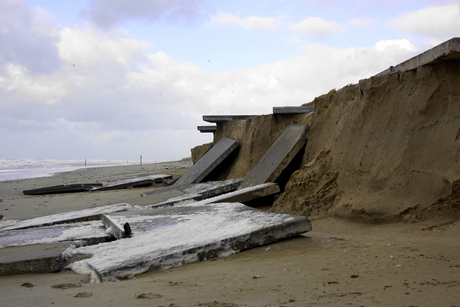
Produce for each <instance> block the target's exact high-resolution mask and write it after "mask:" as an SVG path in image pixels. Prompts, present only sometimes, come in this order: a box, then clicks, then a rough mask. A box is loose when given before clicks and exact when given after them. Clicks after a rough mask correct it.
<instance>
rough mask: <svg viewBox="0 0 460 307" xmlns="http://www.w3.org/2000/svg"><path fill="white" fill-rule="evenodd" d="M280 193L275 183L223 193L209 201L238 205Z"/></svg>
mask: <svg viewBox="0 0 460 307" xmlns="http://www.w3.org/2000/svg"><path fill="white" fill-rule="evenodd" d="M278 193H280V187H279V186H278V185H277V184H276V183H271V182H268V183H263V184H259V185H256V186H252V187H248V188H244V189H241V190H237V191H234V192H230V193H225V194H222V195H219V196H216V197H213V198H210V199H209V201H212V202H214V203H222V202H229V203H231V202H239V203H247V202H249V201H252V200H255V199H258V198H262V197H266V196H270V195H275V194H278Z"/></svg>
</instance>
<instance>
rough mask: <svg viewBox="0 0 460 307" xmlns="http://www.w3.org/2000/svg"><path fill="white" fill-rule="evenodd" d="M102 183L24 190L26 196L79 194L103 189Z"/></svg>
mask: <svg viewBox="0 0 460 307" xmlns="http://www.w3.org/2000/svg"><path fill="white" fill-rule="evenodd" d="M101 186H102V183H83V184H62V185H55V186H51V187H43V188H38V189H31V190H24V191H22V192H23V193H24V195H45V194H62V193H78V192H88V191H91V190H94V189H96V188H97V187H101Z"/></svg>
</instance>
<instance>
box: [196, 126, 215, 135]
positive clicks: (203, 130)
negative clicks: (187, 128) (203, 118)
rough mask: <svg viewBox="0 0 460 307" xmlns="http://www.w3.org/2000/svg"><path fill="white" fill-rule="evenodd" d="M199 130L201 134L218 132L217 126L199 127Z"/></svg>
mask: <svg viewBox="0 0 460 307" xmlns="http://www.w3.org/2000/svg"><path fill="white" fill-rule="evenodd" d="M197 129H198V131H200V132H201V133H214V132H216V131H217V126H216V125H214V126H198V127H197Z"/></svg>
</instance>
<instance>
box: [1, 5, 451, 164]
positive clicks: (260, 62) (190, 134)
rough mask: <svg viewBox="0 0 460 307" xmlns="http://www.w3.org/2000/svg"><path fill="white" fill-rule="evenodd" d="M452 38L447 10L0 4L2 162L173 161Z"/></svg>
mask: <svg viewBox="0 0 460 307" xmlns="http://www.w3.org/2000/svg"><path fill="white" fill-rule="evenodd" d="M458 36H460V4H459V3H458V0H453V1H450V0H420V1H415V0H407V1H398V0H369V1H365V0H349V1H331V0H302V1H301V0H263V1H259V0H253V1H241V0H233V1H223V0H212V1H211V0H149V1H145V0H88V1H85V0H66V1H61V0H2V1H1V2H0V45H1V48H0V141H1V147H0V148H1V149H0V159H109V160H136V159H139V156H140V155H142V156H143V159H144V160H146V161H147V160H149V161H171V160H178V159H182V158H184V157H189V156H190V149H191V148H192V147H194V146H197V145H201V144H204V143H209V142H211V141H212V134H208V133H200V132H199V131H198V130H197V126H199V125H210V124H209V123H205V122H203V121H202V116H203V115H229V114H234V115H237V114H270V113H271V112H272V109H273V107H274V106H299V105H301V104H303V103H307V102H310V101H312V100H313V99H314V98H315V97H317V96H320V95H322V94H325V93H327V92H329V91H330V90H332V89H340V88H341V87H343V86H346V85H347V84H351V83H357V82H359V80H361V79H366V78H369V77H371V76H373V75H375V74H377V73H379V72H381V71H383V70H385V69H387V68H388V67H389V66H391V65H393V66H394V65H397V64H398V63H401V62H403V61H405V60H407V59H409V58H411V57H412V56H415V55H417V54H419V53H421V52H423V51H425V50H427V49H430V48H432V47H433V46H435V45H437V44H440V43H442V42H444V41H446V40H448V39H450V38H452V37H458Z"/></svg>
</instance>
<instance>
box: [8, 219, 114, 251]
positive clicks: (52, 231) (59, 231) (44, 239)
mask: <svg viewBox="0 0 460 307" xmlns="http://www.w3.org/2000/svg"><path fill="white" fill-rule="evenodd" d="M110 240H111V236H110V234H108V233H106V231H105V228H104V227H101V222H100V221H89V222H80V223H68V224H60V225H53V226H45V227H34V228H25V229H14V230H6V231H0V248H4V247H8V246H18V245H30V244H48V243H56V242H63V241H82V242H84V243H85V244H98V243H102V242H107V241H110Z"/></svg>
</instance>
